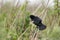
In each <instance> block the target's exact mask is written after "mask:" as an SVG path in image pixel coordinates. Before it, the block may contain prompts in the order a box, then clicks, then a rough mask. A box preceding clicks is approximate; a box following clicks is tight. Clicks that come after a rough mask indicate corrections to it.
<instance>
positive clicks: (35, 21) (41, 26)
mask: <svg viewBox="0 0 60 40" xmlns="http://www.w3.org/2000/svg"><path fill="white" fill-rule="evenodd" d="M30 18H31V20H32V21H33V24H35V25H36V26H37V28H38V29H39V30H44V29H46V26H45V25H44V24H42V20H41V19H40V18H39V17H37V16H34V15H30Z"/></svg>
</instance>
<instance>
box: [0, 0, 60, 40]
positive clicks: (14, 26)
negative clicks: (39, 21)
mask: <svg viewBox="0 0 60 40" xmlns="http://www.w3.org/2000/svg"><path fill="white" fill-rule="evenodd" d="M16 1H17V0H13V2H6V3H4V0H1V2H0V40H60V0H53V4H54V5H53V6H50V5H52V4H49V2H50V1H51V0H47V2H45V1H46V0H40V3H38V2H37V3H38V4H34V5H29V1H28V0H25V2H24V3H23V4H21V5H20V2H19V0H18V1H17V3H16V5H14V4H15V2H16ZM33 3H34V1H33ZM31 14H33V15H36V16H39V17H40V18H41V19H42V21H43V24H45V25H46V26H47V28H46V29H45V30H43V31H41V30H38V29H37V28H36V25H34V24H33V23H32V22H31V20H30V18H29V16H30V15H31Z"/></svg>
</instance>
